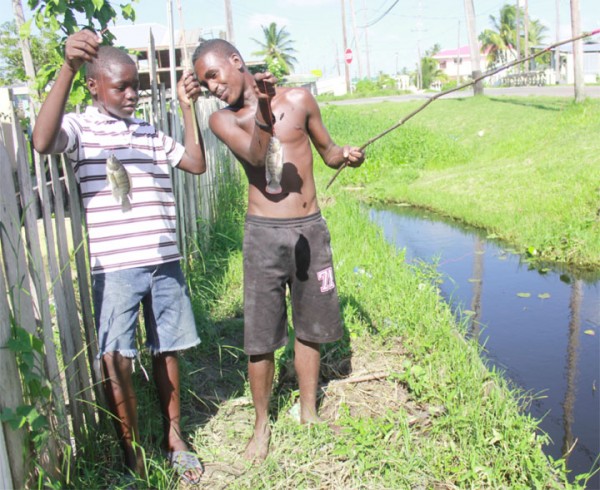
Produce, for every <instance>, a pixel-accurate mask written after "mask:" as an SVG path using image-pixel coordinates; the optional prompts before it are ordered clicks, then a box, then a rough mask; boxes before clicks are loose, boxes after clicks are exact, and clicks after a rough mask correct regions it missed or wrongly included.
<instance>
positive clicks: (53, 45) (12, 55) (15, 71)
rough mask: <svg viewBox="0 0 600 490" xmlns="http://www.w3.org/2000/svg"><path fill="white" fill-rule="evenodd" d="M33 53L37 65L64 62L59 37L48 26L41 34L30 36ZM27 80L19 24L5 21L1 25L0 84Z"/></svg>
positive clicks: (14, 83) (6, 84)
mask: <svg viewBox="0 0 600 490" xmlns="http://www.w3.org/2000/svg"><path fill="white" fill-rule="evenodd" d="M29 42H30V43H31V55H32V57H33V63H34V65H35V66H38V67H40V66H44V65H48V64H57V63H61V62H62V57H61V56H60V53H59V37H58V36H57V35H56V33H55V32H53V31H50V30H49V29H47V28H44V29H42V31H41V32H40V34H39V35H37V36H30V37H29ZM26 81H27V75H26V73H25V67H24V64H23V53H22V51H21V46H20V44H19V33H18V32H17V24H16V23H15V22H14V21H12V22H5V23H4V24H2V25H0V85H4V86H10V85H17V84H19V83H21V82H26Z"/></svg>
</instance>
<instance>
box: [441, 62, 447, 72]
mask: <svg viewBox="0 0 600 490" xmlns="http://www.w3.org/2000/svg"><path fill="white" fill-rule="evenodd" d="M445 69H446V62H445V61H440V70H445Z"/></svg>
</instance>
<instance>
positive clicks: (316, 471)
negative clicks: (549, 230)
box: [73, 100, 587, 489]
mask: <svg viewBox="0 0 600 490" xmlns="http://www.w3.org/2000/svg"><path fill="white" fill-rule="evenodd" d="M480 104H481V106H480ZM487 104H490V105H491V106H493V107H495V108H497V109H498V110H500V109H501V108H502V110H508V104H509V102H497V101H487V100H483V101H474V102H471V101H456V102H455V103H454V104H453V105H451V106H446V107H445V108H444V104H441V102H440V104H439V105H438V106H437V109H436V111H437V112H436V111H434V112H435V114H436V115H438V116H439V117H440V118H442V119H443V117H442V116H443V114H444V111H443V110H442V109H445V111H449V109H450V108H451V107H454V108H462V109H463V112H462V115H463V116H466V115H467V114H468V113H469V112H470V111H479V114H480V115H481V117H483V115H484V114H486V113H487V112H491V109H489V108H487ZM548 104H550V107H559V108H560V109H561V111H566V113H571V112H573V114H572V116H571V117H574V118H575V119H576V120H577V117H578V116H577V113H578V111H580V109H578V108H571V107H568V106H564V107H563V105H562V102H561V101H557V102H552V103H550V102H548ZM552 104H555V105H552ZM469 107H471V109H469V110H466V109H468V108H469ZM478 108H479V109H478ZM401 109H409V108H408V106H404V105H400V106H390V107H386V106H385V105H382V106H377V107H371V108H368V107H362V108H354V109H352V110H351V111H350V112H349V113H348V112H347V111H346V109H345V108H344V109H340V108H337V107H331V108H326V109H325V110H324V113H325V118H326V122H327V124H328V126H329V127H330V128H331V131H332V134H333V135H334V138H335V139H336V140H337V141H338V142H340V143H345V142H354V143H360V142H361V141H362V140H363V139H366V138H364V136H367V135H366V133H369V135H368V136H372V134H370V132H371V130H372V129H373V128H375V132H376V131H377V130H380V129H381V130H382V129H385V127H386V126H387V125H388V124H390V123H393V122H394V119H395V118H397V117H398V114H397V112H398V111H399V110H401ZM517 109H519V110H522V111H524V113H529V111H531V110H542V109H532V108H531V107H526V106H523V105H517ZM353 111H356V114H362V116H364V117H363V119H358V118H357V117H355V116H352V117H348V114H350V115H352V113H353ZM370 111H371V112H370ZM440 111H441V112H440ZM509 112H510V111H509ZM496 114H497V115H499V114H500V113H498V112H497V113H496ZM380 116H381V118H380ZM384 116H385V117H384ZM417 117H418V116H417ZM447 117H449V120H448V121H446V123H445V125H450V126H451V127H452V132H445V133H440V132H439V131H438V130H439V128H438V124H440V122H439V121H433V122H431V121H430V124H431V125H428V124H420V125H418V126H417V127H415V128H414V130H413V129H411V128H410V127H407V128H405V129H404V130H402V131H400V132H399V133H398V134H395V135H394V138H400V139H401V140H403V141H402V142H400V141H399V142H398V145H399V146H401V147H402V148H403V153H402V155H404V157H403V158H404V159H405V161H404V163H402V164H398V165H391V166H390V165H389V164H388V163H389V162H388V161H387V159H386V158H388V157H386V158H383V157H379V160H377V158H378V157H377V155H376V148H373V149H372V150H373V152H372V153H370V155H369V161H368V162H367V163H366V164H365V166H364V167H363V168H361V169H358V170H350V169H349V170H346V171H345V172H344V173H343V174H342V176H341V178H340V182H338V183H336V184H334V187H333V188H332V189H331V190H329V191H327V192H324V191H321V192H320V194H321V196H320V201H321V204H322V208H323V213H324V216H325V218H326V219H327V222H328V224H329V227H330V231H331V236H332V248H333V255H334V265H335V271H336V281H337V285H338V289H339V294H340V300H341V307H342V315H343V320H344V327H345V336H344V338H343V339H342V340H341V341H340V342H336V343H334V344H328V345H326V346H324V347H323V350H322V352H323V359H324V363H323V370H324V372H325V371H327V370H329V371H331V372H333V371H334V369H333V368H332V366H339V365H341V364H343V363H344V362H345V363H346V365H347V366H355V369H358V367H357V366H356V365H357V364H358V363H359V362H362V363H363V365H362V367H363V368H365V369H367V370H368V369H369V368H370V367H371V368H373V369H374V368H380V360H381V358H383V357H385V356H388V355H389V356H390V359H391V360H392V362H391V363H388V364H386V368H385V369H386V373H385V374H386V376H385V378H384V380H383V381H382V383H383V384H382V385H380V387H381V390H382V391H383V389H384V388H385V390H386V392H387V391H389V392H393V393H403V395H402V397H398V396H394V397H391V398H390V399H389V404H387V403H385V401H384V403H378V404H376V403H375V401H376V400H375V398H373V399H371V398H369V397H368V396H367V397H366V398H365V399H364V405H365V406H366V407H367V408H368V410H365V411H364V413H361V411H360V410H359V411H356V410H355V409H354V408H353V407H352V406H351V405H350V403H349V400H345V399H344V398H335V397H334V395H328V396H329V398H332V397H333V403H335V406H336V407H337V409H338V416H337V418H336V420H335V423H336V424H337V425H338V426H339V431H338V432H337V433H336V432H334V431H332V430H331V429H330V428H329V427H328V426H326V425H318V426H312V427H307V426H300V425H298V424H297V422H296V421H295V420H294V418H293V417H292V416H290V414H289V413H290V410H292V409H293V407H294V404H295V402H296V401H297V397H298V392H297V386H296V385H295V381H294V379H293V377H290V376H289V375H290V373H289V372H287V368H288V367H289V364H290V362H289V361H290V360H291V358H292V357H293V353H292V352H291V349H289V348H287V349H281V350H280V351H278V353H277V359H278V369H277V375H276V376H277V378H276V383H275V384H276V386H275V389H274V394H273V399H272V410H271V412H272V434H273V435H272V444H271V452H270V455H269V457H268V458H267V460H266V461H265V463H264V464H262V465H260V466H252V465H249V464H246V463H245V462H244V461H243V460H242V458H241V455H242V454H243V451H244V448H245V444H246V441H247V440H248V438H249V437H250V435H251V433H252V427H253V419H254V411H253V408H252V403H251V399H250V394H249V387H248V382H247V377H246V376H247V373H246V362H247V359H246V357H245V355H244V354H243V352H242V351H241V344H242V330H243V320H242V255H241V244H242V233H243V216H244V212H245V192H246V190H245V188H244V185H239V184H235V183H234V185H232V187H231V189H230V191H229V193H226V194H223V196H222V197H223V202H222V203H221V205H222V211H223V213H222V218H221V219H220V220H218V222H217V224H216V225H215V227H214V229H213V230H212V239H211V242H210V243H209V244H203V246H201V247H199V249H201V250H202V255H201V256H200V257H198V258H196V259H195V260H193V261H192V262H191V263H190V266H189V270H188V280H189V283H190V290H191V293H192V300H193V304H194V308H195V313H196V317H197V319H198V327H199V331H200V334H201V337H202V339H203V342H202V344H201V346H199V347H198V348H197V349H194V350H193V351H191V352H188V353H186V354H185V355H184V356H182V360H181V374H182V414H183V416H184V423H183V428H184V431H185V433H186V437H187V438H188V440H189V442H190V444H191V445H192V447H193V448H194V449H195V450H196V451H197V452H198V453H199V455H200V456H201V458H202V460H203V461H204V463H205V465H206V467H207V469H208V470H209V471H208V473H209V474H208V476H207V477H206V478H205V482H204V483H203V485H204V486H206V487H207V488H229V489H247V488H253V489H272V488H281V489H290V488H294V489H295V488H307V489H308V488H344V489H387V488H389V489H399V488H402V489H403V488H461V489H462V488H465V489H467V488H472V489H497V488H511V489H512V488H516V489H525V488H540V489H545V488H583V487H584V486H585V480H586V478H587V476H586V475H581V476H580V477H576V478H574V480H575V483H573V484H572V483H569V481H568V478H567V473H566V471H565V467H564V462H563V461H553V460H552V459H550V458H548V457H547V456H545V455H544V453H543V450H542V448H543V445H544V444H547V443H549V441H548V438H547V437H546V436H545V435H544V434H542V433H541V432H540V431H539V430H538V425H537V424H538V423H537V421H536V420H534V419H533V418H531V417H530V416H528V415H526V413H525V410H524V408H525V407H526V406H527V404H528V403H530V402H531V396H528V395H526V394H524V393H521V392H519V391H517V390H514V389H513V388H512V387H510V386H509V385H508V384H507V382H506V381H505V380H504V378H503V377H502V374H501V373H498V372H496V371H493V370H492V371H490V370H488V369H486V368H485V367H484V365H483V363H482V361H481V358H480V355H479V354H480V347H479V346H478V344H477V342H475V341H465V340H464V337H463V333H464V326H463V325H462V324H461V323H459V324H458V325H457V322H456V318H455V316H454V314H453V313H452V311H451V310H450V307H449V306H448V305H447V304H446V303H445V302H444V301H443V300H442V298H441V297H440V294H439V291H438V289H437V279H438V278H437V273H436V271H435V270H434V269H431V268H430V267H427V266H421V267H408V266H407V265H406V264H405V263H404V260H403V259H404V258H403V256H402V253H401V252H399V251H397V250H396V249H395V248H394V247H392V246H391V245H389V244H387V243H386V241H385V239H384V238H383V236H382V234H381V231H380V230H379V229H378V227H377V226H376V225H374V224H372V223H371V222H370V221H369V219H368V217H367V214H366V212H365V211H364V210H363V209H361V205H360V203H359V202H358V201H357V200H356V198H355V194H349V193H346V192H345V191H344V190H343V186H344V185H349V184H352V185H357V184H360V185H364V186H365V196H372V193H376V192H380V193H383V191H385V192H387V193H388V194H385V195H384V194H380V195H378V198H379V199H391V198H392V197H393V198H394V199H398V200H404V199H408V197H409V196H410V195H412V194H411V192H414V194H415V195H416V194H417V192H416V191H415V190H414V189H415V188H416V189H420V187H419V186H420V185H422V186H423V187H425V188H426V187H427V186H425V184H424V183H423V182H425V181H426V179H432V178H433V177H434V176H437V177H438V178H439V179H440V184H439V186H438V185H436V186H435V187H436V188H439V189H441V190H440V192H441V193H443V194H445V196H446V200H448V201H452V202H455V201H458V200H459V199H458V197H456V196H454V194H453V193H451V192H449V190H448V189H447V188H446V186H445V185H446V184H444V183H445V182H446V180H445V179H443V178H442V177H441V176H442V175H443V174H445V175H447V178H448V179H452V172H458V171H461V169H462V170H465V169H467V168H478V167H477V166H479V167H481V168H482V171H486V172H487V171H491V170H492V168H495V167H493V166H490V168H487V167H486V164H485V162H484V161H485V160H486V158H491V156H488V157H484V156H482V153H483V149H482V147H481V146H479V144H480V140H481V139H482V138H485V133H484V136H478V134H477V132H478V131H480V123H481V121H473V120H472V119H470V118H465V121H464V122H463V123H462V126H461V125H459V124H458V118H457V117H454V116H453V117H450V115H447ZM507 117H508V116H507ZM564 117H566V116H564ZM344 121H345V122H344ZM365 121H366V122H365ZM451 121H453V123H454V125H453V126H452V125H451V124H450V123H451ZM461 121H462V119H461ZM467 126H468V127H467ZM507 126H508V124H507ZM567 126H568V124H567ZM445 127H446V126H445ZM361 128H362V129H361ZM532 130H533V129H532ZM361 131H362V132H361ZM473 131H475V134H472V133H473ZM517 133H518V131H513V132H512V134H513V140H512V141H517V139H518V138H519V137H521V136H519V135H518V134H517ZM490 139H491V140H497V141H496V143H492V144H491V146H493V147H494V148H496V149H495V150H494V151H492V149H490V150H489V151H490V152H491V153H490V155H492V154H493V155H496V157H498V158H499V157H500V156H501V155H502V154H503V152H500V151H499V150H498V147H497V145H500V144H501V143H500V140H501V139H502V138H501V137H500V136H499V135H495V134H494V133H492V134H491V135H490ZM525 141H528V139H527V138H524V139H523V145H525ZM384 142H385V140H382V142H381V145H383V143H384ZM390 144H391V143H390V142H389V141H388V142H386V145H390ZM393 148H394V147H392V149H389V148H387V147H386V146H385V145H384V146H383V147H382V148H381V151H382V152H385V151H389V158H396V156H395V155H396V154H395V153H394V152H395V150H394V149H393ZM511 151H512V152H513V155H519V154H520V153H519V152H518V151H517V150H516V149H514V148H512V149H511V148H506V154H509V153H510V152H511ZM448 156H450V158H449V159H448V158H446V157H448ZM512 158H516V156H513V157H512ZM473 162H475V163H473ZM315 166H316V168H318V169H319V170H317V187H318V189H324V187H325V184H326V182H327V179H329V178H330V177H331V175H332V172H331V170H327V169H325V168H324V167H325V166H324V165H322V164H320V163H319V162H318V161H317V162H316V163H315ZM496 166H497V165H496ZM409 169H410V170H409ZM474 173H475V172H474ZM392 177H393V178H392ZM400 177H403V179H404V180H402V181H401V182H400ZM463 178H464V175H463ZM386 179H387V185H384V182H385V181H386ZM456 179H457V181H456V182H460V181H461V180H460V179H459V178H456ZM475 180H476V181H477V182H478V181H479V180H483V179H475ZM430 185H431V186H432V187H433V184H430ZM456 185H458V184H456ZM479 185H482V183H481V182H480V183H479ZM476 187H477V186H476ZM498 187H502V185H501V184H499V185H498ZM505 188H506V186H505ZM398 189H400V190H402V192H404V194H402V195H400V196H398V195H396V194H395V192H398V191H397V190H398ZM373 195H374V194H373ZM418 195H419V196H420V198H422V199H423V204H426V203H425V202H424V201H425V197H426V193H425V192H424V191H422V193H420V194H418ZM415 200H416V198H415ZM499 205H500V206H503V204H502V203H500V204H499ZM432 207H433V206H432ZM136 376H137V378H136V379H137V381H136V382H137V383H138V385H139V392H138V393H139V407H140V417H141V420H142V438H143V440H142V444H143V445H144V447H145V448H146V451H147V453H146V454H147V462H148V467H149V478H148V480H147V481H144V482H138V487H139V488H158V489H167V488H169V489H170V488H176V487H177V481H176V478H175V477H174V475H173V473H172V471H171V470H170V469H169V468H168V465H167V464H166V461H165V460H164V458H163V457H162V455H161V454H160V451H159V449H158V448H159V445H160V437H161V434H160V421H159V417H158V415H157V414H158V413H159V411H158V406H157V402H156V396H155V393H154V390H153V387H152V385H151V384H150V383H147V382H146V381H144V378H143V375H142V374H141V373H140V372H139V371H138V373H137V375H136ZM334 378H335V376H333V377H332V378H331V379H332V380H333V379H334ZM357 389H358V390H360V389H361V388H360V387H357ZM328 396H326V397H325V399H324V402H323V403H324V404H325V403H327V398H328ZM330 403H332V401H331V400H330ZM111 436H112V434H108V433H107V434H104V435H102V436H100V435H96V438H95V442H96V445H95V447H94V450H95V452H94V453H93V454H92V453H90V454H89V455H88V456H89V458H86V459H85V461H82V460H81V459H78V468H77V471H76V472H75V473H76V477H75V479H74V483H73V487H74V488H82V487H91V488H99V487H100V488H103V487H107V486H110V485H111V484H112V483H113V482H114V481H115V478H116V476H117V475H118V473H117V472H118V471H119V468H120V465H119V454H120V453H119V449H118V447H117V446H116V445H115V443H114V439H113V438H111ZM92 437H94V435H92Z"/></svg>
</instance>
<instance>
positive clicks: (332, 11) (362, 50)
mask: <svg viewBox="0 0 600 490" xmlns="http://www.w3.org/2000/svg"><path fill="white" fill-rule="evenodd" d="M351 1H352V3H353V4H354V12H355V25H356V36H355V35H354V30H353V23H352V15H351V8H350V0H346V32H347V39H348V44H349V47H350V48H352V50H353V51H354V60H353V62H352V64H351V65H350V69H351V74H352V76H358V75H359V73H358V70H359V60H360V68H361V73H362V76H366V74H367V48H366V46H367V43H368V47H369V49H368V65H369V68H370V70H369V71H370V73H371V75H373V76H374V75H376V74H377V73H378V72H379V71H383V72H385V73H393V72H395V71H396V68H397V67H398V68H399V69H402V68H403V67H407V68H409V69H410V70H412V69H414V67H415V64H416V61H417V58H418V55H417V53H418V52H419V49H420V51H421V53H424V52H425V51H426V50H428V49H430V48H431V47H432V46H433V45H434V44H436V43H438V44H440V45H441V47H442V49H452V48H456V47H457V45H458V44H460V45H466V44H467V32H466V27H465V24H466V23H465V14H464V0H410V1H408V0H400V1H396V0H351ZM179 2H181V9H182V12H183V14H184V23H185V25H184V27H185V28H186V29H190V28H192V27H202V28H204V29H206V30H209V31H210V30H211V29H212V30H213V31H214V32H218V30H219V29H221V30H224V29H225V1H224V0H212V1H204V0H173V8H174V21H175V27H176V28H177V27H179V10H178V5H179ZM473 2H474V5H475V15H476V28H477V32H478V33H479V32H481V31H482V30H484V29H486V28H488V27H491V23H490V20H489V17H490V15H495V16H498V13H499V11H500V8H501V7H502V6H503V5H504V4H505V3H508V2H506V1H504V0H473ZM524 2H525V0H521V5H524ZM23 3H24V4H26V0H23ZM112 3H113V5H116V6H118V4H119V2H118V1H116V0H113V1H112ZM511 3H516V0H515V1H514V2H511ZM231 5H232V11H233V27H234V36H235V42H236V45H237V47H238V49H240V51H241V53H242V55H243V56H244V58H245V59H247V60H250V59H253V58H254V57H253V56H252V53H253V52H254V51H256V50H257V49H258V48H259V46H258V44H257V43H255V42H254V41H252V38H256V39H260V40H262V39H263V34H262V29H261V26H267V25H268V24H269V23H270V22H276V23H277V25H278V26H280V27H281V26H286V30H287V31H288V32H289V34H290V38H291V39H292V40H293V41H294V47H295V48H296V50H297V53H296V58H297V59H298V64H297V66H296V69H295V71H296V72H297V73H306V72H309V71H310V70H313V69H319V70H322V71H323V73H324V75H336V74H337V73H338V69H339V70H340V72H341V74H343V73H344V68H343V64H342V62H341V61H338V60H342V59H343V52H344V46H343V42H342V41H343V35H342V20H341V0H278V1H275V0H252V1H248V0H246V1H244V0H231ZM559 6H560V12H559V23H560V29H559V36H560V39H567V38H569V37H571V28H570V22H571V17H570V7H569V0H559ZM390 7H392V8H391V10H389V12H388V13H387V14H386V15H384V16H383V17H382V18H381V20H379V21H377V19H378V18H380V17H381V16H382V15H383V14H384V13H385V12H386V11H387V10H388V9H390ZM528 8H529V15H530V17H531V18H533V19H537V20H540V21H541V22H542V24H544V25H545V26H546V27H547V28H548V30H547V32H546V41H547V42H549V43H551V42H554V41H555V40H556V23H557V21H556V0H528ZM580 9H581V22H582V29H583V30H584V31H591V30H594V29H598V28H600V0H580ZM135 10H136V15H137V19H136V23H148V22H156V23H162V24H167V2H166V1H165V0H139V1H138V2H137V3H136V4H135ZM27 16H28V13H27V12H26V17H27ZM11 18H12V12H11V11H10V10H8V11H7V10H4V11H2V12H0V22H4V21H6V20H10V19H11ZM375 21H377V22H375ZM124 23H126V22H124V21H123V22H118V24H124ZM364 25H370V27H368V28H367V29H363V28H362V27H363V26H364ZM595 39H596V40H597V41H598V42H600V35H599V36H596V37H595Z"/></svg>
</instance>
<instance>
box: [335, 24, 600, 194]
mask: <svg viewBox="0 0 600 490" xmlns="http://www.w3.org/2000/svg"><path fill="white" fill-rule="evenodd" d="M598 33H600V29H596V30H593V31H591V32H585V33H583V34H581V35H579V36H575V37H572V38H571V39H567V40H565V41H560V42H557V43H554V44H551V45H550V46H548V47H546V48H544V49H543V50H542V51H539V52H537V53H534V54H532V55H531V56H528V57H527V58H519V59H517V60H514V61H511V62H509V63H506V64H505V65H502V66H500V67H498V68H495V69H494V70H491V71H488V72H485V73H484V74H483V75H481V76H480V77H477V78H475V79H473V80H471V81H470V82H467V83H463V84H462V85H458V86H456V87H454V88H451V89H449V90H446V91H444V92H440V93H438V94H435V95H434V96H432V97H430V98H429V99H427V102H425V103H424V104H423V105H421V106H420V107H418V108H417V109H415V110H414V111H412V112H411V113H410V114H408V115H407V116H405V117H404V118H402V119H401V120H400V121H398V122H397V123H396V124H394V125H393V126H392V127H390V128H388V129H386V130H385V131H383V132H382V133H379V134H378V135H377V136H374V137H373V138H371V139H370V140H369V141H367V142H366V143H365V144H364V145H362V146H361V147H360V149H361V150H364V149H365V148H366V147H367V146H369V145H370V144H371V143H374V142H375V141H377V140H378V139H379V138H382V137H383V136H385V135H386V134H388V133H390V132H391V131H393V130H394V129H396V128H398V127H400V126H402V125H403V124H404V123H405V122H406V121H408V120H409V119H410V118H411V117H413V116H415V115H417V114H418V113H419V112H421V111H422V110H423V109H425V107H427V106H428V105H429V104H431V103H432V102H433V101H434V100H436V99H439V98H440V97H442V96H444V95H448V94H450V93H452V92H456V91H457V90H462V89H463V88H465V87H469V86H471V85H475V84H476V83H477V82H479V81H481V80H483V79H484V78H487V77H491V76H492V75H495V74H496V73H498V72H501V71H502V70H506V69H507V68H510V67H511V66H514V65H517V64H519V63H524V62H525V61H529V60H531V59H533V58H536V57H537V56H540V55H542V54H544V53H546V52H548V51H550V50H551V49H553V48H556V47H557V46H560V45H561V44H567V43H571V42H573V41H577V40H579V39H583V38H584V37H589V36H594V35H596V34H598ZM347 166H348V160H345V161H344V163H342V165H341V166H340V167H339V168H338V169H337V172H336V173H335V174H334V176H333V177H332V178H331V180H330V181H329V183H328V184H327V187H326V188H325V189H329V186H330V185H331V184H333V181H334V180H335V179H336V178H337V176H338V175H339V174H340V172H341V171H342V170H344V168H345V167H347Z"/></svg>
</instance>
